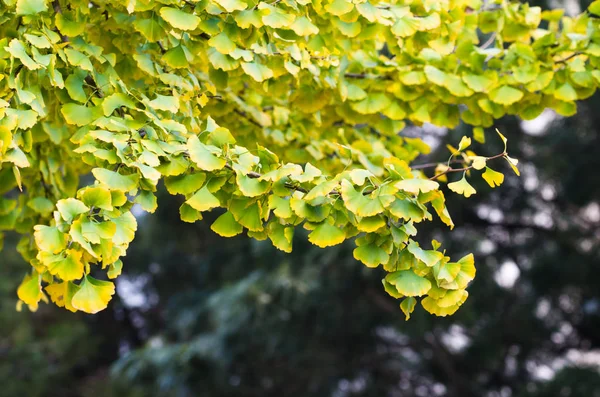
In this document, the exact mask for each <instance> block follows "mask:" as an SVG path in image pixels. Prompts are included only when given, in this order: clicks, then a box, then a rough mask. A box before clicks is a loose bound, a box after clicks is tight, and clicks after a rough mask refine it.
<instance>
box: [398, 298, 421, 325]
mask: <svg viewBox="0 0 600 397" xmlns="http://www.w3.org/2000/svg"><path fill="white" fill-rule="evenodd" d="M416 304H417V300H416V299H415V298H413V297H408V298H405V299H403V300H402V302H401V303H400V309H401V310H402V312H403V313H404V316H405V320H407V321H408V319H410V315H411V313H412V312H413V311H414V310H415V305H416Z"/></svg>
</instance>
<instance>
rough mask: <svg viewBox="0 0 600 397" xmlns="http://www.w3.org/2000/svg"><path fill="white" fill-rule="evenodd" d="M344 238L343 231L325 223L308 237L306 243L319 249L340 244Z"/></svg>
mask: <svg viewBox="0 0 600 397" xmlns="http://www.w3.org/2000/svg"><path fill="white" fill-rule="evenodd" d="M345 238H346V233H345V232H344V230H343V229H340V228H338V227H335V226H334V225H331V224H329V223H327V222H323V223H321V224H320V225H319V226H317V227H316V228H315V229H314V230H313V231H312V232H310V234H309V235H308V241H310V242H311V243H313V244H314V245H316V246H318V247H321V248H325V247H330V246H333V245H338V244H341V243H342V242H343V241H344V240H345Z"/></svg>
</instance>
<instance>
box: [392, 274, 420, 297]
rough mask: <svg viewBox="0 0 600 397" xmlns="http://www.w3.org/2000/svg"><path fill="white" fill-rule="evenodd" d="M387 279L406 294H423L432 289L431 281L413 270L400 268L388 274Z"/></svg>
mask: <svg viewBox="0 0 600 397" xmlns="http://www.w3.org/2000/svg"><path fill="white" fill-rule="evenodd" d="M385 279H386V281H387V282H388V283H390V284H392V285H394V286H395V287H396V289H397V290H398V292H400V293H401V294H402V295H404V296H422V295H425V294H426V293H427V291H429V290H430V289H431V282H430V281H429V280H427V279H426V278H425V277H421V276H418V275H416V274H415V272H413V271H412V270H400V271H397V272H393V273H390V274H388V275H387V276H386V277H385Z"/></svg>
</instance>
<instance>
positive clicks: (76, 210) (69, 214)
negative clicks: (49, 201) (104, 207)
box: [56, 198, 90, 223]
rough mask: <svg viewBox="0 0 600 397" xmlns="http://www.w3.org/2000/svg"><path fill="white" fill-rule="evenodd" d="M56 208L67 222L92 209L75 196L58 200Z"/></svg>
mask: <svg viewBox="0 0 600 397" xmlns="http://www.w3.org/2000/svg"><path fill="white" fill-rule="evenodd" d="M56 208H57V209H58V212H60V215H61V216H62V218H63V219H64V220H65V221H66V222H67V223H71V222H73V218H74V217H76V216H77V215H79V214H83V213H85V212H88V211H89V210H90V208H89V207H88V206H87V205H85V204H84V203H83V202H81V201H79V200H77V199H74V198H68V199H64V200H58V202H57V203H56Z"/></svg>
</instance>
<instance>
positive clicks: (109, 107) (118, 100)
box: [102, 93, 135, 117]
mask: <svg viewBox="0 0 600 397" xmlns="http://www.w3.org/2000/svg"><path fill="white" fill-rule="evenodd" d="M123 106H124V107H127V108H130V109H135V104H134V103H133V101H132V100H131V99H129V97H128V96H127V95H125V94H121V93H115V94H112V95H109V96H107V97H106V98H104V101H103V102H102V110H103V111H104V115H105V116H107V117H108V116H110V115H111V114H112V112H114V111H115V109H119V108H121V107H123Z"/></svg>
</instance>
